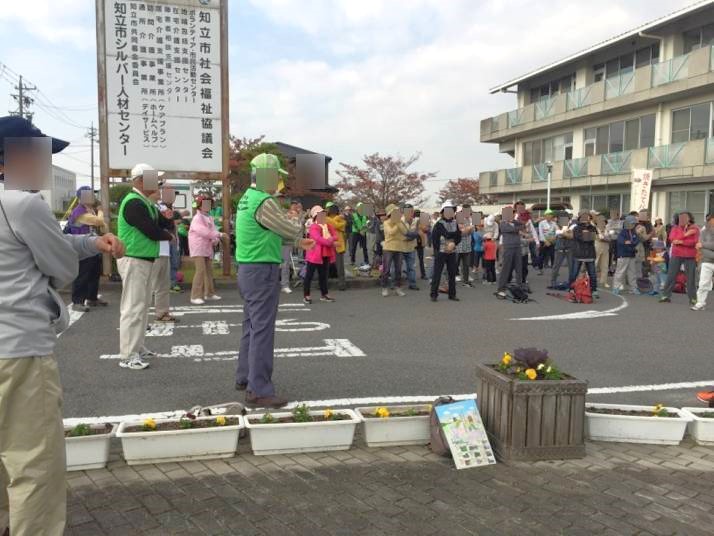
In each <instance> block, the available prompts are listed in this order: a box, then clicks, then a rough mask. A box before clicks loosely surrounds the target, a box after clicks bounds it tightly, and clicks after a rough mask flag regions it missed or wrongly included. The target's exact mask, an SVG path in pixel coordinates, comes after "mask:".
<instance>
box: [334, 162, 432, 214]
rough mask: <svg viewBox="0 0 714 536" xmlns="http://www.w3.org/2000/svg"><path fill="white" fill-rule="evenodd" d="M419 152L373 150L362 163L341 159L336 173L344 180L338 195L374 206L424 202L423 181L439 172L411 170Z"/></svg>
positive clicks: (338, 185) (381, 206)
mask: <svg viewBox="0 0 714 536" xmlns="http://www.w3.org/2000/svg"><path fill="white" fill-rule="evenodd" d="M420 156H421V154H420V153H417V154H415V155H412V156H410V157H409V158H403V157H401V156H382V155H380V154H379V153H374V154H371V155H365V156H364V157H363V158H362V162H363V163H364V165H363V166H353V165H350V164H345V163H343V162H340V166H342V169H340V170H338V171H337V175H338V176H339V177H340V178H341V179H342V180H341V181H340V182H339V183H338V184H336V185H335V186H336V187H337V188H339V189H340V194H339V199H340V200H341V201H342V202H344V203H354V202H357V201H361V202H363V203H370V204H372V205H374V207H375V208H385V207H386V206H387V205H389V204H392V203H394V204H399V203H406V202H410V203H413V204H414V205H417V206H418V205H420V204H421V203H423V202H424V198H423V194H424V190H425V186H424V181H426V180H428V179H431V178H434V177H436V173H423V172H419V171H409V168H410V167H411V166H412V164H414V163H415V162H416V161H417V160H419V157H420Z"/></svg>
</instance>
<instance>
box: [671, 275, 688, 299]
mask: <svg viewBox="0 0 714 536" xmlns="http://www.w3.org/2000/svg"><path fill="white" fill-rule="evenodd" d="M672 292H676V293H677V294H684V293H686V292H687V274H685V273H684V272H679V273H678V274H677V276H676V277H675V278H674V287H672Z"/></svg>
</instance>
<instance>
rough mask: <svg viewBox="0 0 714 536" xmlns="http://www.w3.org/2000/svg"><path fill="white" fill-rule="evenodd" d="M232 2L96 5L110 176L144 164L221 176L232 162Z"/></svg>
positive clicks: (112, 0) (115, 1) (109, 0)
mask: <svg viewBox="0 0 714 536" xmlns="http://www.w3.org/2000/svg"><path fill="white" fill-rule="evenodd" d="M226 2H227V0H147V1H141V0H97V44H98V66H99V97H100V99H99V100H100V108H99V109H100V123H101V127H102V132H101V135H100V144H102V149H103V151H102V153H103V156H104V158H103V170H104V171H106V172H107V173H108V174H109V175H111V176H126V175H127V174H128V170H130V169H131V168H132V167H133V166H134V165H136V164H137V163H140V162H146V163H149V164H151V165H152V166H153V167H154V168H156V169H160V170H163V171H167V172H172V174H173V175H175V176H176V177H179V178H214V179H216V178H220V177H221V176H223V175H224V174H226V173H227V172H228V169H227V167H228V158H227V142H226V140H227V137H228V125H227V120H226V119H227V99H226V96H227V87H228V85H227V68H228V66H227V42H226V39H227V36H226V33H227V32H226V28H227V24H226V20H225V18H226V10H227V5H226Z"/></svg>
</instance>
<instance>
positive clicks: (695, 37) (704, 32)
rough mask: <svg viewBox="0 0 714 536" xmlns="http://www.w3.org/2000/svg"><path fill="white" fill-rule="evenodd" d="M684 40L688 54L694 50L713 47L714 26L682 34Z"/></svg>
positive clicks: (708, 25) (685, 50) (685, 51)
mask: <svg viewBox="0 0 714 536" xmlns="http://www.w3.org/2000/svg"><path fill="white" fill-rule="evenodd" d="M682 36H683V38H684V53H685V54H688V53H689V52H691V51H692V50H697V49H698V48H703V47H706V46H711V45H712V44H714V24H707V25H706V26H702V27H701V28H695V29H694V30H689V31H686V32H684V33H683V34H682Z"/></svg>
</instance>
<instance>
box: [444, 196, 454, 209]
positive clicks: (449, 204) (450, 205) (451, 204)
mask: <svg viewBox="0 0 714 536" xmlns="http://www.w3.org/2000/svg"><path fill="white" fill-rule="evenodd" d="M445 208H454V209H455V208H456V206H455V205H454V203H452V202H451V201H449V200H448V199H447V200H446V201H444V204H443V205H441V210H444V209H445Z"/></svg>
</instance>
